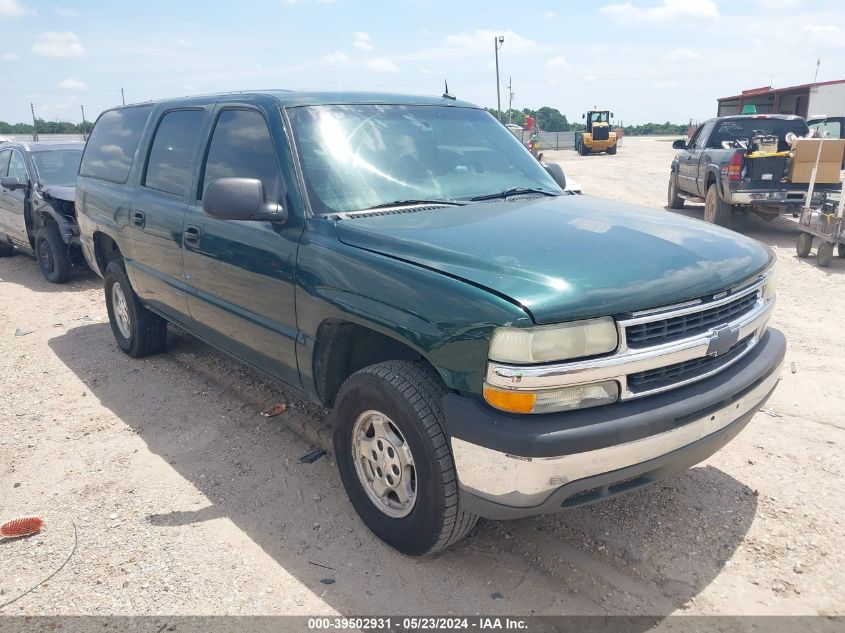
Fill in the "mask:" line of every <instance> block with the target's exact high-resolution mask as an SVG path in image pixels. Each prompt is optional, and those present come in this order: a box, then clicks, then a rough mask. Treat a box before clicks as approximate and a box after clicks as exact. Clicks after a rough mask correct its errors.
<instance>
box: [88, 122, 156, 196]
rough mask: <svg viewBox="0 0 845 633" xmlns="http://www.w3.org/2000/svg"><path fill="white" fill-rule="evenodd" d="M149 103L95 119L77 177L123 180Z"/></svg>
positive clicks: (127, 175) (135, 147)
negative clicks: (95, 122)
mask: <svg viewBox="0 0 845 633" xmlns="http://www.w3.org/2000/svg"><path fill="white" fill-rule="evenodd" d="M151 109H152V106H140V107H135V108H121V109H120V110H110V111H108V112H106V113H105V114H103V115H102V116H101V117H100V118H99V119H98V120H97V124H96V125H95V126H94V129H93V130H92V131H91V137H90V138H89V139H88V145H86V146H85V155H84V156H83V157H82V166H81V167H80V170H79V175H80V176H90V177H91V178H99V179H101V180H110V181H112V182H118V183H124V182H126V179H127V178H128V177H129V170H130V169H131V168H132V160H133V158H134V157H135V150H136V149H138V139H140V138H141V133H142V132H143V131H144V126H145V125H146V123H147V118H148V117H149V115H150V110H151Z"/></svg>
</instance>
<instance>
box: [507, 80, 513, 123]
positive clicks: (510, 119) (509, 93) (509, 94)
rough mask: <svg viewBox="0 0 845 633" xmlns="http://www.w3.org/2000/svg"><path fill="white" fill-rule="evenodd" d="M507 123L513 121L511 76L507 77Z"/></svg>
mask: <svg viewBox="0 0 845 633" xmlns="http://www.w3.org/2000/svg"><path fill="white" fill-rule="evenodd" d="M508 123H513V77H508Z"/></svg>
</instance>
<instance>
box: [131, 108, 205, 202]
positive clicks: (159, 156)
mask: <svg viewBox="0 0 845 633" xmlns="http://www.w3.org/2000/svg"><path fill="white" fill-rule="evenodd" d="M204 116H205V113H204V112H203V111H202V110H176V111H174V112H168V113H167V114H165V115H164V116H163V117H162V119H161V122H160V123H159V124H158V129H157V130H156V133H155V138H154V139H153V144H152V148H151V149H150V158H149V160H148V161H147V175H146V177H145V178H144V186H146V187H150V188H151V189H157V190H158V191H164V192H167V193H175V194H178V195H180V196H184V195H185V192H186V191H187V190H188V187H189V186H190V181H191V174H192V173H193V160H194V152H195V151H196V149H197V142H198V138H199V130H200V126H201V125H202V120H203V117H204Z"/></svg>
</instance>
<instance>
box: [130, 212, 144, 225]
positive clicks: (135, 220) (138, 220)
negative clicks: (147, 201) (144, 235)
mask: <svg viewBox="0 0 845 633" xmlns="http://www.w3.org/2000/svg"><path fill="white" fill-rule="evenodd" d="M144 222H146V216H144V212H143V211H133V212H132V224H134V225H135V226H139V227H141V228H143V226H144Z"/></svg>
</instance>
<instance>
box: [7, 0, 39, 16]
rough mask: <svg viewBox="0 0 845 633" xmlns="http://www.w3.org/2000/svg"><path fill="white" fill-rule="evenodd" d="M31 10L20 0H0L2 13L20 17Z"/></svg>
mask: <svg viewBox="0 0 845 633" xmlns="http://www.w3.org/2000/svg"><path fill="white" fill-rule="evenodd" d="M30 12H31V11H30V10H29V8H28V7H26V6H25V5H22V4H21V3H20V2H18V0H0V15H10V16H12V17H13V18H19V17H20V16H22V15H26V14H27V13H30Z"/></svg>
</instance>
